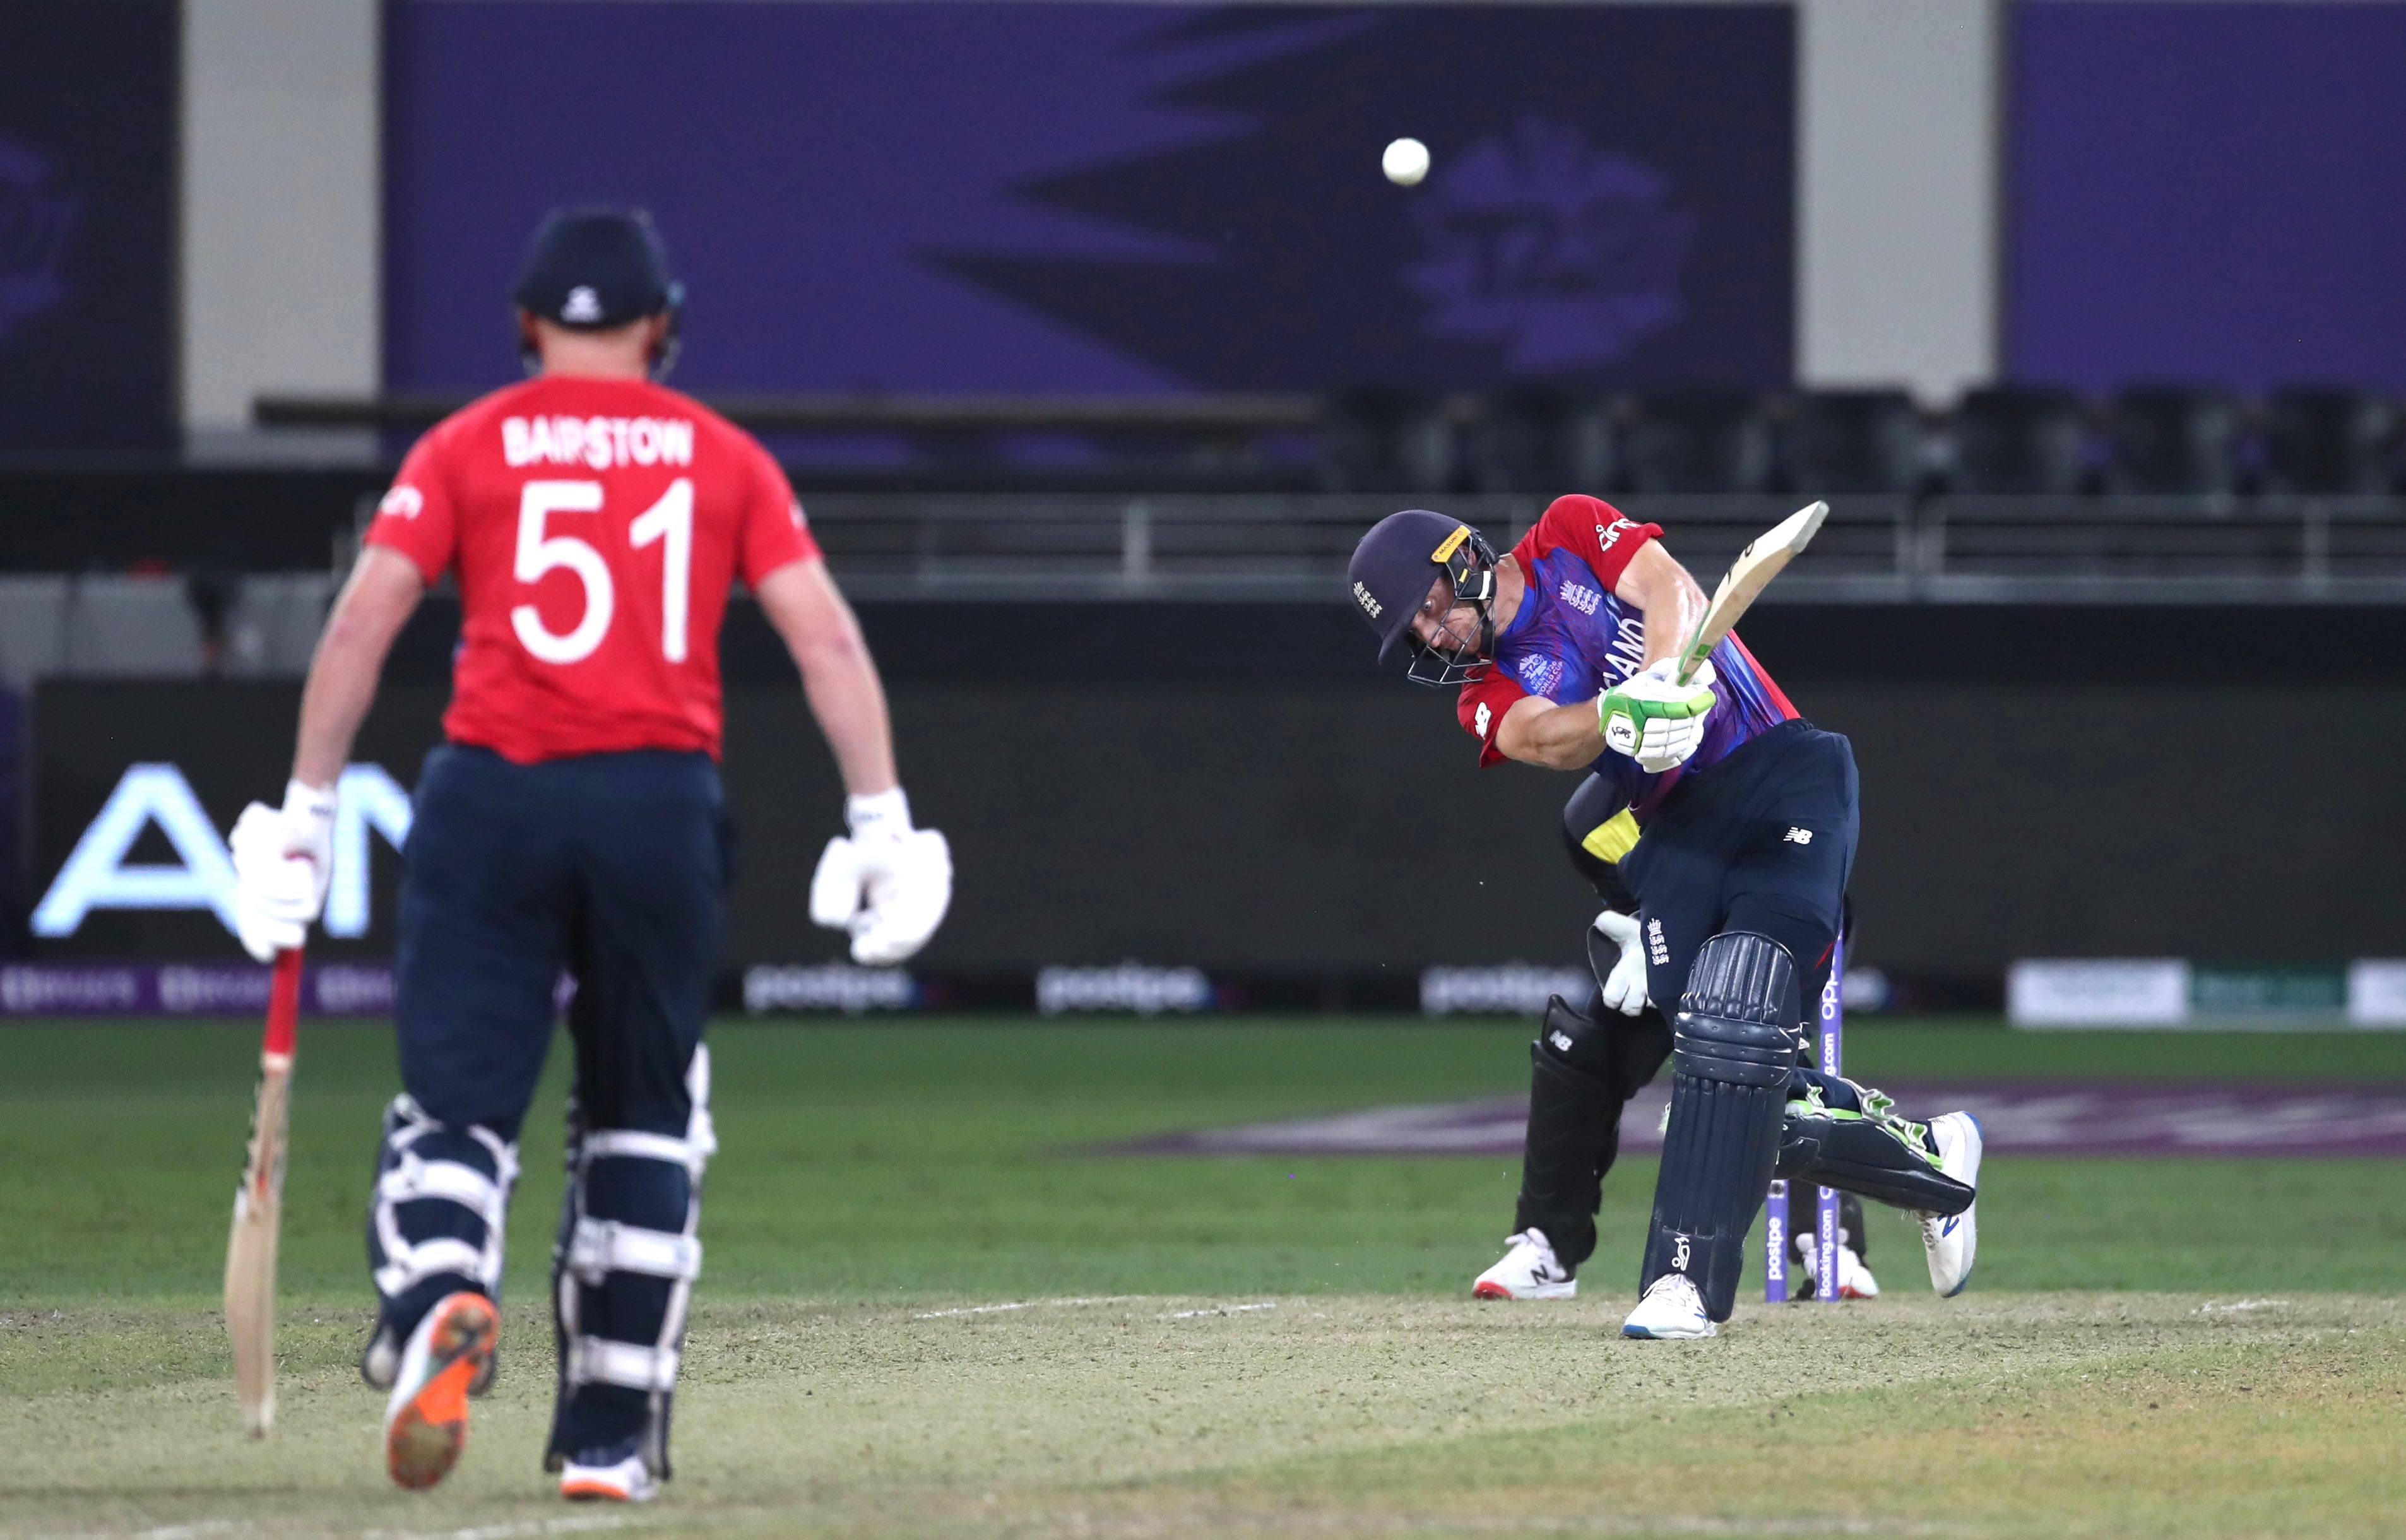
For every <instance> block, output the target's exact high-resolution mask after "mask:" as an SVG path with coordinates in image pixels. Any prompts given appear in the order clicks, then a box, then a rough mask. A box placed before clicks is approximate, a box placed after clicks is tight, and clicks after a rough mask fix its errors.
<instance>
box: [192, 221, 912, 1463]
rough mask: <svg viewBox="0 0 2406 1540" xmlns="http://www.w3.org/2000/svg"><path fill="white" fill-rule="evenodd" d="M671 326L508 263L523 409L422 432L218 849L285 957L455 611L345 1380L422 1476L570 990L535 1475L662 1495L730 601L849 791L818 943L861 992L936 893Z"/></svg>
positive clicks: (849, 644)
mask: <svg viewBox="0 0 2406 1540" xmlns="http://www.w3.org/2000/svg"><path fill="white" fill-rule="evenodd" d="M681 298H682V290H681V289H680V287H679V286H678V285H677V284H676V283H675V282H674V280H673V279H672V277H671V276H670V274H669V266H668V260H667V255H666V253H665V251H664V250H663V248H662V247H661V244H660V241H659V238H658V235H657V234H656V233H654V231H653V229H652V226H651V223H650V221H649V220H648V219H646V218H645V217H644V215H643V214H641V213H639V212H631V211H627V210H621V209H609V208H583V209H570V210H563V211H560V212H557V213H555V214H553V215H552V216H551V217H550V218H548V219H545V221H544V223H543V225H542V227H541V229H539V230H538V231H537V232H536V234H535V238H534V242H533V245H532V247H531V249H530V252H529V254H528V259H527V265H526V270H525V273H524V276H522V278H521V279H520V281H519V284H518V289H517V307H518V309H517V315H518V326H519V331H520V335H521V338H522V341H523V344H524V347H525V350H526V356H527V359H528V362H529V366H530V370H531V374H532V375H533V377H532V378H531V379H529V380H527V381H526V382H524V383H523V384H519V385H515V386H512V387H510V388H508V389H503V390H497V391H495V392H493V393H492V394H491V395H488V396H486V397H485V398H483V399H482V400H480V401H477V402H475V403H473V404H471V405H469V406H468V407H466V408H465V409H463V410H461V411H460V412H459V413H456V414H455V415H453V416H452V417H447V418H446V419H445V420H444V421H443V422H442V423H440V424H438V425H437V426H436V427H435V428H434V429H433V431H431V432H429V433H428V434H427V435H426V437H425V438H424V439H422V440H420V441H419V443H418V445H417V447H416V448H415V449H413V450H412V451H411V452H410V455H409V457H408V459H406V460H405V461H404V462H403V465H402V468H401V473H400V475H399V477H398V478H397V479H396V480H395V481H394V482H393V485H392V489H391V490H390V491H389V492H388V493H387V494H386V495H385V498H384V501H383V503H382V504H381V506H380V508H379V509H378V512H377V515H376V518H375V523H374V524H373V525H372V526H370V528H369V530H368V533H367V541H366V548H365V549H364V550H363V551H362V552H361V556H360V560H359V565H358V566H357V567H356V568H354V569H353V571H352V572H351V576H350V580H349V582H348V583H347V584H346V585H345V586H344V588H343V592H342V594H341V596H340V597H339V598H338V599H337V600H335V602H334V607H333V614H332V615H329V617H328V618H327V622H326V629H325V634H324V636H323V637H322V638H321V639H320V641H319V643H318V654H317V657H316V659H315V660H314V661H313V662H312V664H311V665H310V670H309V679H308V684H307V685H306V687H305V688H304V691H303V694H302V701H301V723H300V734H299V744H298V748H297V751H296V752H295V754H294V756H293V764H292V778H291V782H290V785H289V786H288V787H287V788H286V794H285V800H284V805H283V807H282V808H281V809H280V810H277V809H270V808H267V807H265V806H262V805H260V804H257V803H254V804H252V805H251V807H250V808H248V810H247V811H246V812H244V814H243V816H242V819H241V821H240V822H239V823H238V824H237V825H236V826H235V829H234V867H235V871H236V875H237V877H238V880H239V886H238V891H237V896H236V901H235V911H236V916H237V921H238V926H239V929H240V931H241V934H242V938H243V942H244V945H245V946H247V947H248V949H249V950H250V951H251V953H252V954H254V955H255V956H258V957H259V958H261V960H262V961H264V960H266V959H268V958H269V957H271V956H273V955H274V954H276V953H277V952H278V951H282V950H287V949H291V948H297V947H299V946H300V945H301V944H302V942H303V940H304V936H305V934H306V931H307V927H308V925H310V923H311V922H313V921H315V920H316V919H317V917H318V911H319V909H320V907H321V906H322V905H323V903H324V900H325V895H326V889H327V881H328V867H329V860H330V854H331V834H332V827H333V812H334V787H335V784H336V782H337V780H338V778H339V777H340V775H341V773H342V770H343V766H344V763H345V761H346V760H347V757H348V756H349V753H350V747H351V742H352V739H353V737H354V735H355V734H356V732H357V730H358V728H359V725H360V722H361V718H362V717H363V716H365V715H366V713H367V710H368V706H369V704H370V702H371V701H372V700H373V699H374V698H375V685H376V676H377V674H378V672H379V671H380V670H381V669H382V667H383V664H384V659H385V655H386V653H387V651H388V650H389V647H390V645H391V643H392V640H393V637H394V636H395V635H396V634H397V633H398V632H399V631H400V629H401V627H402V625H403V622H404V621H406V620H407V619H408V618H409V615H410V614H411V612H412V611H414V610H415V609H416V608H417V606H418V600H419V599H420V597H421V596H422V595H423V594H424V593H425V591H426V588H427V586H429V585H430V584H432V583H433V582H435V581H436V580H437V579H439V578H441V577H443V576H444V575H445V574H446V573H447V574H449V575H450V576H451V577H452V578H454V579H455V580H456V581H457V583H458V585H459V589H460V611H461V616H462V624H461V628H460V648H459V653H458V657H457V659H456V662H455V665H454V670H455V671H454V680H453V692H452V699H451V706H450V710H449V711H448V713H446V715H445V717H444V724H443V725H444V736H445V738H446V742H445V743H444V745H443V746H442V747H440V748H437V749H436V750H435V751H434V752H433V753H432V755H430V756H428V758H427V762H426V769H425V772H424V774H423V775H422V776H421V777H420V779H419V781H418V788H417V792H416V798H415V808H414V813H415V816H414V820H413V823H412V825H411V828H410V834H409V839H408V841H407V848H406V850H405V851H404V853H403V878H402V889H401V911H400V929H399V949H398V954H397V956H396V959H395V973H396V980H395V982H396V989H397V998H396V1002H395V1027H396V1031H397V1036H398V1038H399V1044H400V1051H401V1053H400V1056H401V1071H402V1083H403V1095H399V1096H397V1097H395V1098H394V1099H393V1102H392V1104H391V1106H390V1108H389V1109H388V1110H387V1111H386V1114H385V1123H384V1143H383V1148H382V1152H381V1156H380V1160H379V1169H378V1174H377V1179H376V1185H375V1198H374V1202H373V1205H372V1207H371V1210H370V1217H369V1224H368V1248H369V1255H370V1259H371V1265H372V1269H373V1272H374V1276H375V1287H376V1293H377V1295H378V1298H379V1302H380V1308H379V1310H378V1317H377V1324H376V1332H375V1336H374V1337H373V1339H372V1340H371V1341H370V1343H369V1346H368V1349H367V1351H366V1353H365V1354H364V1355H363V1357H362V1358H361V1373H362V1374H363V1375H364V1376H365V1377H366V1378H367V1380H368V1381H369V1383H370V1384H372V1385H375V1386H377V1387H378V1388H389V1390H390V1392H391V1395H390V1400H389V1405H388V1406H387V1410H386V1415H385V1430H386V1431H385V1449H386V1463H387V1465H388V1468H389V1470H390V1472H391V1474H392V1476H393V1479H395V1480H396V1481H398V1482H400V1483H401V1484H402V1485H403V1486H405V1487H425V1486H431V1485H432V1484H433V1483H434V1482H436V1481H438V1480H440V1479H442V1477H443V1476H444V1475H445V1474H446V1472H447V1471H449V1469H450V1468H451V1465H452V1463H453V1462H455V1461H456V1460H457V1459H458V1457H459V1453H460V1446H461V1444H462V1442H463V1441H464V1439H465V1436H466V1432H467V1411H468V1408H467V1399H466V1398H467V1397H468V1396H469V1395H472V1394H474V1393H475V1392H477V1391H479V1390H481V1389H482V1388H483V1385H484V1383H485V1382H486V1381H488V1379H489V1378H490V1377H491V1369H492V1363H493V1353H494V1349H495V1346H496V1343H497V1340H498V1336H499V1330H500V1316H499V1313H498V1311H497V1309H496V1307H495V1304H494V1300H495V1297H496V1295H497V1293H498V1291H499V1287H500V1283H501V1277H502V1216H503V1213H504V1210H505V1208H506V1206H507V1204H508V1201H509V1194H510V1186H511V1183H512V1181H513V1180H515V1179H516V1177H517V1170H518V1157H517V1139H518V1129H519V1124H520V1123H522V1122H523V1120H524V1118H525V1116H526V1110H527V1104H528V1102H529V1100H530V1099H531V1096H532V1095H533V1093H534V1087H535V1081H536V1078H537V1077H538V1075H539V1074H540V1073H541V1071H542V1067H543V1059H544V1051H545V1046H546V1044H547V1043H548V1041H549V1038H550V1035H551V1024H552V1018H553V1011H554V1005H553V1000H554V992H555V988H556V986H557V983H558V981H559V977H560V974H561V973H562V972H563V971H565V972H566V973H567V974H568V975H569V976H570V977H571V978H573V980H574V982H575V984H576V993H575V997H574V1003H573V1006H572V1007H571V1010H570V1018H569V1027H570V1032H571V1035H572V1037H573V1039H574V1041H575V1045H576V1077H575V1097H574V1100H573V1104H572V1108H571V1112H570V1118H571V1128H570V1158H569V1190H568V1196H567V1202H566V1204H565V1205H564V1206H563V1212H562V1216H561V1226H560V1235H559V1244H558V1246H557V1248H556V1249H555V1251H554V1262H553V1302H554V1310H555V1319H556V1322H557V1327H558V1335H559V1398H558V1403H557V1406H556V1409H555V1411H554V1416H553V1422H552V1431H551V1440H550V1447H549V1449H548V1451H547V1454H546V1458H545V1466H546V1468H547V1469H550V1470H555V1471H558V1472H559V1473H560V1490H561V1491H562V1492H563V1493H564V1494H566V1495H568V1496H570V1497H587V1498H594V1497H598V1498H616V1499H620V1500H634V1499H640V1498H644V1497H647V1496H649V1495H650V1494H651V1493H652V1491H653V1490H654V1488H655V1486H656V1484H657V1483H658V1481H660V1480H662V1479H664V1478H666V1477H667V1476H668V1475H669V1460H668V1434H669V1420H670V1404H671V1397H672V1394H673V1392H674V1390H675V1386H676V1378H677V1360H678V1353H679V1350H680V1349H681V1347H682V1345H683V1342H684V1337H685V1321H686V1305H687V1301H688V1298H689V1296H690V1294H691V1292H692V1289H693V1282H694V1279H695V1278H696V1277H697V1276H698V1275H699V1274H700V1272H701V1240H700V1239H699V1237H698V1236H697V1233H696V1231H697V1224H698V1222H699V1220H700V1218H701V1197H700V1194H701V1172H702V1166H703V1164H704V1163H705V1162H706V1161H707V1160H708V1158H709V1156H710V1154H711V1151H712V1150H713V1149H714V1147H715V1141H714V1139H713V1137H712V1135H711V1124H710V1111H709V1098H710V1059H709V1052H708V1050H707V1049H705V1048H704V1047H703V1046H702V1042H701V1036H702V1024H703V1018H704V1016H705V1014H706V1013H707V1010H708V1008H709V1004H710V989H711V979H712V973H713V969H714V967H715V961H716V952H717V946H718V940H719V934H720V928H721V909H722V903H723V896H724V893H725V889H726V885H727V876H728V869H727V849H728V838H727V833H728V831H727V816H726V811H725V806H724V800H723V798H722V796H721V792H720V787H719V779H718V770H717V757H718V752H719V729H720V695H719V679H718V629H719V623H720V620H721V619H722V617H723V616H724V615H725V614H726V610H727V600H728V593H729V586H730V585H731V584H732V583H734V582H735V581H736V580H738V579H740V580H742V582H743V584H744V585H745V586H747V587H749V588H750V589H751V591H752V593H753V594H754V595H755V597H756V598H757V600H759V603H760V607H761V609H762V611H763V612H764V613H765V614H766V615H768V617H769V620H770V623H771V625H773V626H774V627H775V628H776V629H777V632H778V634H779V635H780V636H781V637H782V638H783V639H784V640H785V645H786V647H787V649H788V650H789V651H790V652H791V653H792V655H793V658H794V662H795V664H796V665H797V666H798V667H799V668H800V671H801V676H802V685H803V688H804V689H805V691H806V692H807V693H808V696H809V699H810V703H811V709H812V711H813V713H814V714H815V715H816V717H817V719H818V723H819V727H820V728H821V730H822V731H824V732H825V733H826V735H827V741H828V746H829V748H830V749H831V750H832V751H833V752H834V756H835V758H836V762H837V765H838V767H839V769H840V770H842V776H843V784H844V787H845V790H846V791H847V792H848V793H849V794H850V795H849V797H848V798H847V800H846V804H845V809H844V814H845V818H846V821H847V823H848V824H849V826H850V832H849V834H848V835H847V836H845V837H840V838H838V839H836V840H833V841H829V843H828V850H827V854H826V855H825V857H824V858H823V859H822V860H821V862H820V864H819V869H818V871H817V873H816V875H815V876H814V880H813V883H812V890H811V911H812V915H813V917H814V919H816V920H818V921H819V922H820V923H821V924H823V925H833V926H836V927H839V928H843V929H847V930H849V931H850V932H851V935H852V952H853V955H854V957H855V958H856V959H857V960H859V961H861V962H865V963H879V964H890V963H897V962H899V961H901V960H902V959H903V958H906V957H908V956H910V955H911V954H913V953H914V952H916V951H917V950H918V949H919V948H920V947H921V946H922V945H924V944H925V943H926V941H927V939H928V937H929V936H931V935H932V934H934V932H935V929H936V926H937V925H939V924H940V923H941V921H942V919H943V915H944V911H945V908H946V906H947V905H948V904H949V902H950V900H951V897H952V858H951V855H950V853H949V851H948V850H947V848H946V846H945V843H944V838H943V836H942V835H941V834H939V833H937V832H936V831H934V830H933V829H913V827H912V826H911V816H910V807H909V803H908V801H907V800H906V798H904V796H903V793H902V788H901V785H900V784H899V781H898V780H897V778H896V774H895V767H894V748H893V741H892V736H891V734H890V732H889V730H888V728H887V721H886V712H885V692H884V690H883V688H882V686H881V685H880V683H879V680H878V676H877V670H876V666H875V664H874V663H873V662H872V661H871V660H870V656H869V652H868V649H867V647H866V646H865V645H864V644H863V643H862V641H861V636H860V629H859V627H858V625H857V623H856V621H855V619H854V617H853V615H852V611H851V609H850V608H849V607H848V606H847V605H846V604H845V603H844V600H843V597H842V594H841V593H839V592H838V591H837V589H836V586H835V584H834V582H833V581H832V580H831V579H830V578H829V577H828V570H827V565H826V563H825V562H824V561H822V560H821V559H820V557H819V552H818V547H817V544H815V543H814V541H813V540H812V538H811V532H810V530H809V527H808V526H807V525H806V524H805V522H804V521H803V517H802V510H801V507H800V504H799V503H798V502H796V501H795V499H794V495H793V492H792V490H791V489H790V488H789V487H787V486H786V483H785V475H784V473H782V472H781V471H780V470H779V469H778V468H777V465H776V462H775V461H774V460H772V459H770V457H769V455H768V453H767V452H766V451H765V450H763V449H762V448H761V447H760V445H758V444H757V443H756V442H754V441H753V440H752V439H751V438H750V437H749V436H748V435H746V434H745V433H744V432H743V431H742V430H740V429H738V428H736V427H734V426H733V425H732V424H730V423H729V422H728V421H726V420H725V419H724V418H722V417H718V416H717V415H715V413H713V412H711V411H710V410H709V409H708V408H707V407H704V406H703V405H701V403H699V402H696V401H694V400H692V399H691V398H689V397H686V396H683V395H680V394H678V393H677V392H675V391H673V390H670V389H665V388H664V387H662V386H661V385H659V384H658V383H657V381H658V377H659V376H660V375H661V374H665V373H666V372H667V369H668V366H669V363H670V361H671V360H672V356H673V354H674V351H675V346H676V317H677V310H678V305H679V302H680V300H681Z"/></svg>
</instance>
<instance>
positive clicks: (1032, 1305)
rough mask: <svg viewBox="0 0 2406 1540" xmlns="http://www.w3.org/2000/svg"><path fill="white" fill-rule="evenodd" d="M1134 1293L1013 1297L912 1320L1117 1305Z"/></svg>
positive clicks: (933, 1312)
mask: <svg viewBox="0 0 2406 1540" xmlns="http://www.w3.org/2000/svg"><path fill="white" fill-rule="evenodd" d="M1137 1297H1138V1296H1137V1295H1135V1294H1095V1295H1093V1296H1091V1297H1087V1298H1082V1299H1015V1300H1012V1302H1011V1303H1010V1304H1008V1305H964V1306H962V1307H960V1308H959V1309H956V1310H922V1311H920V1312H919V1313H918V1314H916V1315H914V1316H913V1317H912V1318H911V1319H912V1320H913V1321H941V1320H942V1319H943V1318H944V1317H946V1316H990V1315H993V1314H994V1313H996V1312H997V1311H998V1310H1039V1309H1043V1308H1045V1307H1049V1306H1056V1305H1117V1304H1119V1303H1120V1302H1121V1301H1122V1300H1129V1299H1135V1298H1137Z"/></svg>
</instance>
